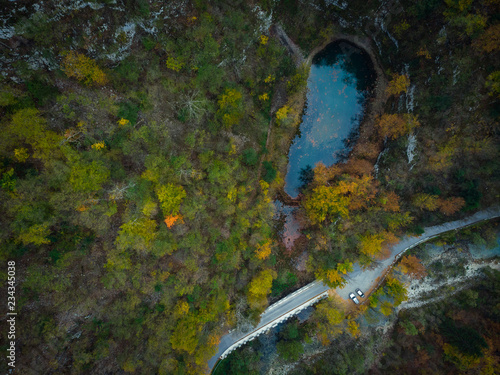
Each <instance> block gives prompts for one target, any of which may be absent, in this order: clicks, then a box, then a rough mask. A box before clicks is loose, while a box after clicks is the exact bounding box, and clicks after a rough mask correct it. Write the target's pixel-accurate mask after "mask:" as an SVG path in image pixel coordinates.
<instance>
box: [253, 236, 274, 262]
mask: <svg viewBox="0 0 500 375" xmlns="http://www.w3.org/2000/svg"><path fill="white" fill-rule="evenodd" d="M271 245H272V242H271V240H267V241H266V242H264V243H263V244H262V245H259V246H258V247H257V250H256V251H255V255H256V256H257V259H260V260H263V259H267V258H268V257H269V255H271Z"/></svg>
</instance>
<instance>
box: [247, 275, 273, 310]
mask: <svg viewBox="0 0 500 375" xmlns="http://www.w3.org/2000/svg"><path fill="white" fill-rule="evenodd" d="M276 276H277V274H276V271H274V270H271V269H267V270H263V271H260V273H259V274H258V275H257V276H255V277H254V278H253V279H252V281H251V282H250V285H249V286H248V294H247V299H248V304H249V305H250V307H251V308H254V309H259V310H260V309H264V308H265V306H266V305H267V295H268V294H269V293H270V292H271V287H272V285H273V279H274V278H276Z"/></svg>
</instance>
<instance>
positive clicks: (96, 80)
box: [62, 51, 108, 86]
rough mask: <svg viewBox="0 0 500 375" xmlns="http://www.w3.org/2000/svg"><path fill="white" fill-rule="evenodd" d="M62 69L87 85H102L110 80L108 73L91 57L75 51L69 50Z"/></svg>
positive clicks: (69, 75)
mask: <svg viewBox="0 0 500 375" xmlns="http://www.w3.org/2000/svg"><path fill="white" fill-rule="evenodd" d="M62 70H63V72H64V73H66V75H67V76H68V77H74V78H76V79H77V80H78V81H80V82H83V83H85V84H86V85H96V86H102V85H105V84H106V83H107V82H108V78H107V77H106V74H105V73H104V72H103V71H102V70H101V69H100V68H99V66H98V65H97V63H96V62H95V61H94V60H92V59H91V58H89V57H87V56H85V55H83V54H81V53H78V52H74V51H70V52H68V53H67V54H66V55H65V56H64V58H63V62H62Z"/></svg>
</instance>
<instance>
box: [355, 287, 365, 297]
mask: <svg viewBox="0 0 500 375" xmlns="http://www.w3.org/2000/svg"><path fill="white" fill-rule="evenodd" d="M356 293H358V296H360V297H361V298H365V294H364V293H363V292H362V291H361V289H359V288H357V289H356Z"/></svg>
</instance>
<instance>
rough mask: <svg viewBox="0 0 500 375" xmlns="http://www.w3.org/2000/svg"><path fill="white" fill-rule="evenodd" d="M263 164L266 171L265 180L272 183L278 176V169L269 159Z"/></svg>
mask: <svg viewBox="0 0 500 375" xmlns="http://www.w3.org/2000/svg"><path fill="white" fill-rule="evenodd" d="M262 165H263V166H264V169H265V171H266V172H265V174H264V177H263V180H264V181H266V182H267V183H268V184H270V183H271V182H273V181H274V179H275V178H276V169H274V168H273V165H272V164H271V162H269V161H265V162H264V163H263V164H262Z"/></svg>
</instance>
